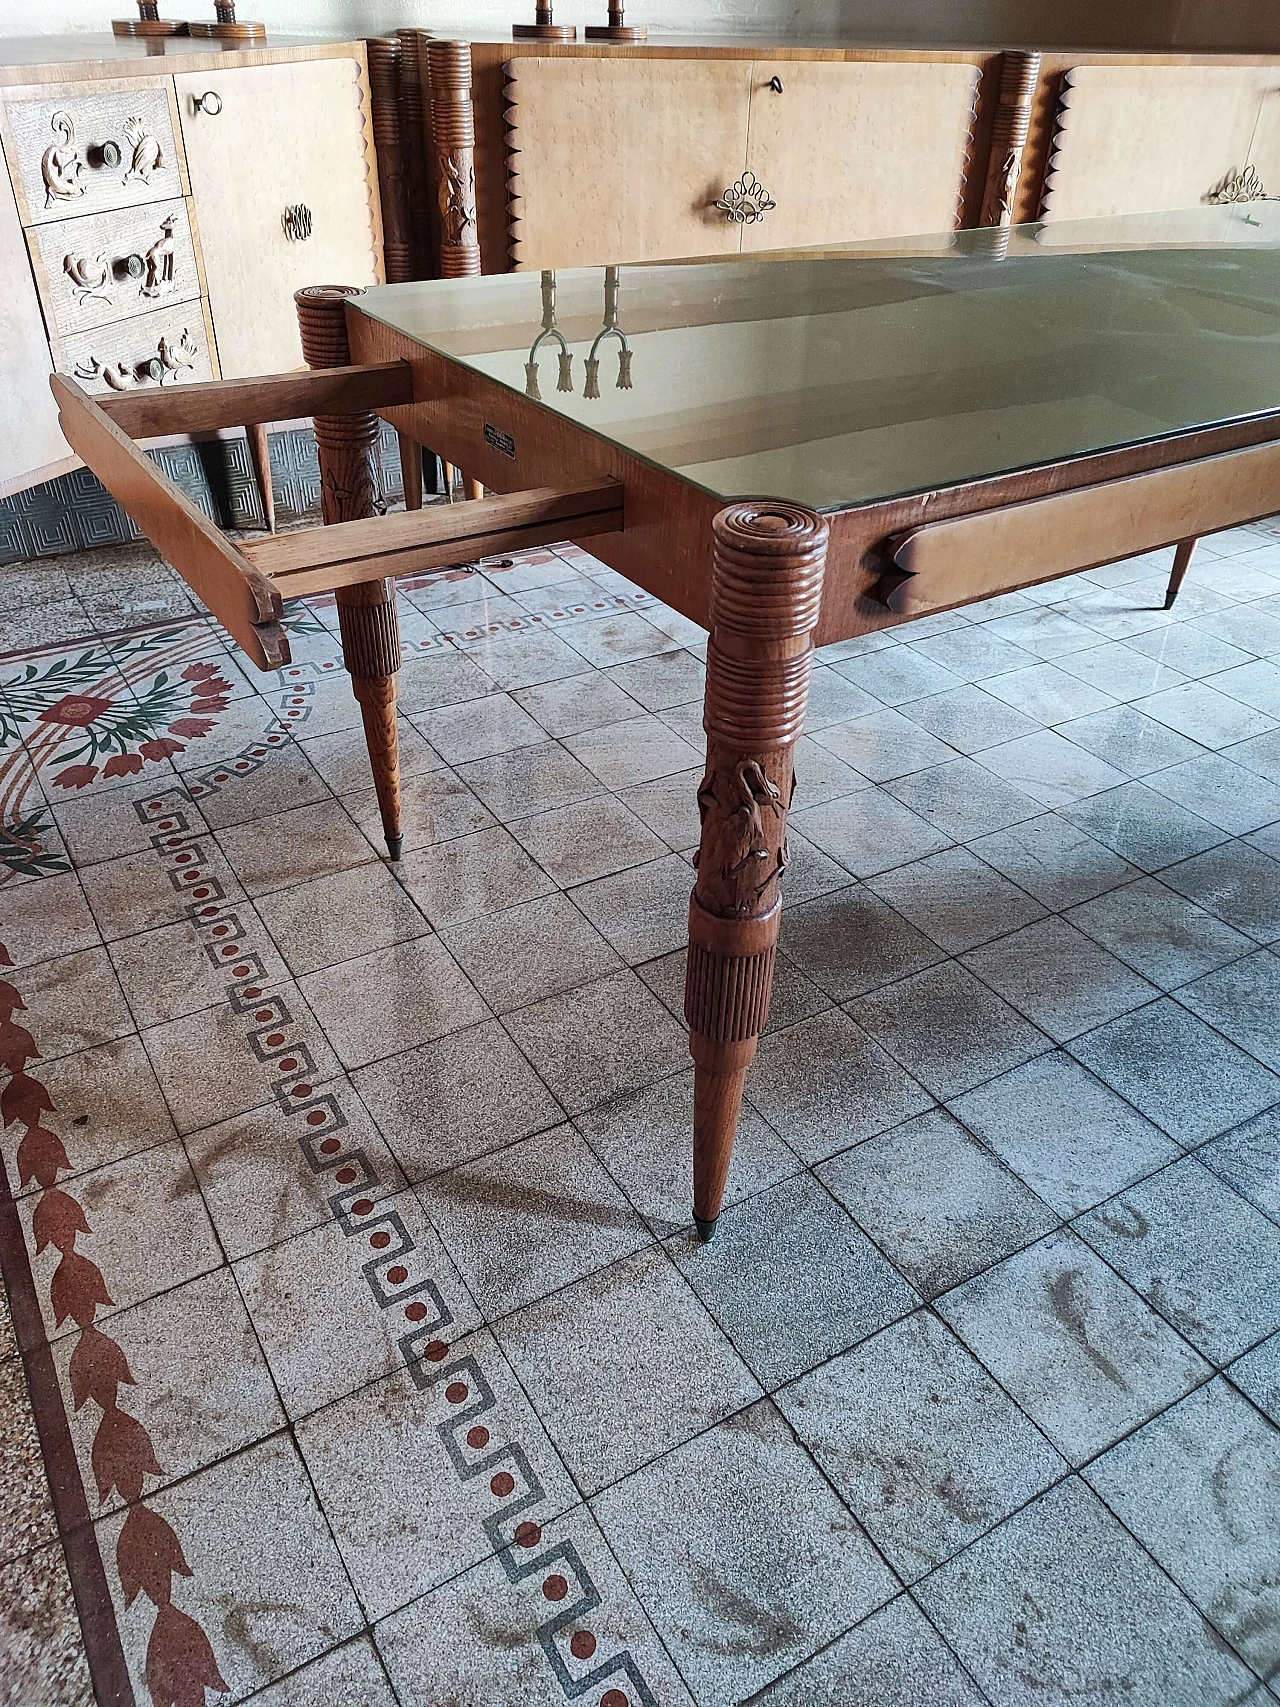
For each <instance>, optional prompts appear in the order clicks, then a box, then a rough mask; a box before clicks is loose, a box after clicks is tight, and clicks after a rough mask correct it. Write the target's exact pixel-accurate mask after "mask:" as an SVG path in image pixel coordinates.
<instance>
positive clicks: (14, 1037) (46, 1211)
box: [0, 945, 227, 1707]
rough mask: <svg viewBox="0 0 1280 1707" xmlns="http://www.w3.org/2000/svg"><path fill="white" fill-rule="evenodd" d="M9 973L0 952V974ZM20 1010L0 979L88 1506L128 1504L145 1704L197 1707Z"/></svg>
mask: <svg viewBox="0 0 1280 1707" xmlns="http://www.w3.org/2000/svg"><path fill="white" fill-rule="evenodd" d="M12 964H13V960H12V958H11V956H10V954H9V952H8V950H7V949H5V948H4V947H3V946H2V945H0V965H4V966H11V965H12ZM23 1008H24V1003H23V1001H22V997H21V996H20V995H19V993H18V991H17V989H16V988H15V987H14V985H12V984H9V983H5V982H0V1062H3V1064H4V1065H5V1066H6V1067H7V1068H8V1069H9V1071H10V1073H11V1075H12V1077H11V1078H10V1079H9V1080H8V1082H7V1083H6V1084H5V1087H4V1089H3V1091H0V1121H2V1122H3V1124H4V1125H5V1126H13V1125H15V1124H16V1125H19V1126H22V1127H24V1128H25V1131H24V1133H23V1137H22V1140H21V1142H20V1144H19V1145H18V1156H17V1161H18V1176H19V1189H21V1188H22V1187H25V1186H28V1185H38V1186H39V1187H40V1188H41V1194H40V1197H39V1198H38V1200H37V1202H36V1206H35V1211H34V1214H33V1216H32V1224H31V1225H32V1234H33V1236H34V1239H35V1247H36V1254H37V1255H38V1254H39V1253H40V1252H41V1251H44V1250H47V1249H49V1248H50V1247H52V1248H53V1249H54V1250H56V1251H57V1252H58V1266H57V1268H56V1269H55V1270H54V1274H53V1279H52V1280H51V1281H50V1283H49V1299H50V1302H51V1304H52V1305H53V1311H54V1317H55V1319H56V1322H57V1325H58V1326H59V1327H61V1326H62V1324H63V1322H65V1321H68V1320H71V1321H73V1322H75V1324H76V1326H77V1327H78V1328H79V1329H80V1337H79V1339H78V1340H77V1341H76V1345H75V1349H74V1351H73V1352H72V1353H71V1362H70V1366H69V1369H68V1375H69V1379H70V1382H71V1396H72V1402H73V1403H74V1405H75V1408H76V1410H82V1409H83V1407H84V1406H85V1405H87V1404H93V1405H95V1406H96V1407H97V1410H98V1413H99V1414H98V1425H97V1428H96V1429H95V1431H94V1436H93V1446H92V1448H91V1451H90V1459H91V1462H92V1465H93V1474H94V1479H95V1481H96V1483H97V1487H98V1497H99V1499H100V1500H103V1501H106V1500H107V1499H108V1498H109V1497H110V1496H111V1493H112V1492H113V1490H114V1491H115V1492H118V1493H119V1495H120V1497H121V1499H123V1500H124V1501H126V1502H128V1503H129V1504H130V1511H129V1515H128V1517H127V1518H126V1519H125V1523H124V1528H123V1529H122V1530H121V1531H120V1537H119V1540H118V1541H117V1543H116V1568H117V1570H118V1571H119V1574H120V1586H121V1588H122V1589H123V1591H124V1598H125V1604H126V1606H131V1605H132V1604H133V1602H134V1601H135V1600H136V1599H137V1597H138V1595H139V1594H142V1595H145V1596H146V1598H147V1599H148V1600H149V1601H150V1602H151V1604H152V1605H153V1606H154V1607H155V1609H156V1620H155V1623H154V1625H153V1626H152V1630H151V1637H150V1640H149V1642H148V1644H147V1661H146V1679H147V1688H148V1690H149V1691H150V1694H151V1700H152V1704H153V1707H206V1702H207V1692H208V1691H210V1690H212V1691H214V1692H215V1693H225V1692H226V1689H227V1685H226V1683H225V1682H224V1681H223V1677H222V1674H221V1672H220V1670H219V1669H218V1662H217V1658H216V1656H215V1654H214V1651H213V1645H212V1643H211V1642H210V1640H209V1637H208V1635H207V1633H206V1632H205V1630H204V1629H203V1628H202V1626H201V1625H200V1624H198V1623H197V1622H196V1620H195V1619H194V1618H192V1617H191V1616H190V1615H189V1614H188V1613H186V1612H183V1611H182V1610H181V1609H180V1608H178V1607H176V1606H175V1605H174V1604H173V1581H174V1578H175V1577H177V1576H185V1577H189V1576H190V1575H191V1574H192V1573H191V1567H190V1565H188V1563H187V1560H186V1556H185V1555H184V1553H183V1551H182V1543H181V1541H179V1539H178V1537H177V1535H176V1534H175V1533H174V1531H173V1529H172V1528H171V1527H170V1525H169V1524H168V1523H167V1522H166V1521H165V1519H164V1518H162V1517H161V1516H160V1515H159V1514H158V1513H157V1512H154V1511H151V1510H149V1509H148V1508H147V1506H145V1505H143V1504H142V1503H141V1501H142V1495H143V1491H144V1488H145V1485H146V1479H147V1477H148V1476H158V1475H160V1474H161V1473H162V1467H161V1465H160V1463H159V1461H158V1460H157V1458H156V1454H155V1447H154V1446H153V1444H152V1441H151V1436H150V1435H149V1434H148V1433H147V1430H146V1428H145V1427H144V1425H143V1424H142V1423H141V1422H139V1420H138V1419H137V1417H135V1416H134V1415H133V1414H132V1413H131V1412H129V1411H127V1410H125V1409H124V1408H123V1407H122V1406H121V1404H120V1402H119V1395H120V1389H121V1388H122V1387H132V1386H136V1384H137V1383H136V1382H135V1380H134V1376H133V1373H132V1371H131V1370H130V1368H129V1361H128V1359H127V1358H126V1356H125V1354H124V1352H123V1350H122V1349H121V1347H120V1346H119V1345H118V1344H117V1343H116V1341H115V1340H113V1339H112V1338H111V1337H110V1335H109V1334H106V1333H104V1332H103V1331H102V1329H101V1328H99V1327H97V1326H95V1318H96V1316H97V1314H98V1311H99V1310H100V1309H104V1308H105V1309H110V1308H111V1305H112V1302H113V1301H112V1298H111V1293H110V1291H109V1289H108V1286H107V1280H106V1277H105V1275H104V1274H103V1273H102V1270H101V1269H100V1268H99V1267H98V1265H97V1264H96V1263H95V1262H91V1261H90V1259H89V1258H88V1257H86V1256H83V1255H82V1254H81V1253H80V1252H79V1251H78V1250H77V1249H76V1241H77V1240H78V1239H79V1238H81V1237H85V1236H88V1234H89V1233H90V1232H91V1230H92V1229H91V1227H90V1224H89V1219H88V1217H87V1216H86V1214H85V1211H84V1206H83V1204H81V1203H80V1201H79V1200H78V1199H77V1198H75V1197H73V1196H72V1195H71V1193H70V1192H68V1191H64V1190H63V1189H62V1188H61V1187H60V1186H59V1185H58V1183H57V1182H58V1176H59V1174H61V1173H64V1172H69V1171H70V1168H71V1163H70V1161H69V1159H68V1157H67V1152H66V1149H65V1147H64V1145H63V1143H62V1140H61V1139H60V1138H59V1137H58V1135H57V1133H56V1132H53V1131H51V1130H50V1129H49V1128H48V1127H47V1126H45V1125H44V1116H45V1115H46V1114H48V1113H50V1112H52V1110H53V1107H54V1104H53V1102H52V1100H51V1099H50V1096H49V1093H48V1091H47V1090H46V1088H45V1086H44V1085H43V1084H42V1083H41V1082H40V1080H39V1079H37V1078H35V1077H34V1076H33V1075H32V1074H30V1073H28V1072H27V1066H28V1063H29V1062H31V1061H32V1060H38V1059H39V1051H38V1050H37V1049H36V1046H35V1041H34V1039H33V1038H32V1036H31V1033H30V1032H29V1031H28V1030H27V1029H26V1028H25V1027H24V1026H22V1025H19V1024H18V1023H17V1021H16V1020H15V1019H14V1017H13V1016H14V1014H15V1013H16V1012H17V1011H19V1010H21V1009H23Z"/></svg>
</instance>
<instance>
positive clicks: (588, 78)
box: [507, 57, 751, 269]
mask: <svg viewBox="0 0 1280 1707" xmlns="http://www.w3.org/2000/svg"><path fill="white" fill-rule="evenodd" d="M507 79H508V81H507V100H508V102H509V107H508V113H507V126H508V146H509V149H510V161H511V165H510V173H509V178H508V188H509V191H510V197H511V203H510V205H511V258H512V262H513V264H514V265H515V266H516V267H518V268H522V269H523V268H528V267H594V266H601V265H605V264H607V263H609V262H611V261H665V260H674V259H677V258H679V257H681V256H684V255H732V254H736V253H737V252H738V247H739V243H740V227H738V226H736V225H731V224H729V223H728V221H726V219H725V216H724V215H723V214H722V213H718V212H717V211H716V209H715V206H714V203H715V201H716V198H717V197H718V196H720V195H722V194H723V192H724V190H725V189H726V188H727V187H728V186H729V185H730V184H732V183H733V182H734V180H735V179H736V178H737V177H738V176H739V174H740V173H741V171H742V163H743V160H744V159H745V157H746V146H747V118H748V114H749V111H750V89H751V66H750V62H749V61H746V60H692V59H629V58H616V59H586V58H581V59H580V58H563V59H537V58H534V57H530V58H527V59H513V60H512V61H511V62H510V64H509V65H508V67H507Z"/></svg>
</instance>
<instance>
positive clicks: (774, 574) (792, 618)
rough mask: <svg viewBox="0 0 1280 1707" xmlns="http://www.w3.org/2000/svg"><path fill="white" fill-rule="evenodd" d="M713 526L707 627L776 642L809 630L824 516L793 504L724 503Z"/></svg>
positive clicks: (816, 602)
mask: <svg viewBox="0 0 1280 1707" xmlns="http://www.w3.org/2000/svg"><path fill="white" fill-rule="evenodd" d="M712 527H713V529H714V533H715V541H714V569H713V572H712V578H711V628H712V631H713V632H715V631H716V630H717V629H718V630H722V631H724V632H725V633H726V634H738V635H742V636H744V637H747V638H750V639H764V640H771V641H775V642H777V641H785V640H786V639H788V638H790V637H792V636H798V635H802V634H811V633H812V632H813V630H814V629H815V628H816V627H817V625H818V610H819V608H820V606H821V604H822V571H823V565H824V563H825V561H826V555H827V524H826V522H825V521H824V520H823V518H822V517H821V516H818V515H815V514H814V513H813V511H812V510H804V509H801V508H800V506H799V505H798V504H783V503H776V504H775V503H772V502H769V503H754V504H731V505H730V506H729V507H728V509H725V510H721V512H720V514H719V515H718V516H717V517H716V518H715V521H714V522H713V524H712Z"/></svg>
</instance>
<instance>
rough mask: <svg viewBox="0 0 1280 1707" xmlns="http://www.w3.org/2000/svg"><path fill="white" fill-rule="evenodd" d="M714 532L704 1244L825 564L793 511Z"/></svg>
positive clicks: (823, 539) (693, 1020)
mask: <svg viewBox="0 0 1280 1707" xmlns="http://www.w3.org/2000/svg"><path fill="white" fill-rule="evenodd" d="M713 526H714V530H715V543H714V558H713V567H712V579H711V639H710V643H709V645H708V648H707V694H706V707H705V711H704V714H703V724H704V727H705V728H706V731H707V767H706V773H705V775H704V777H703V780H702V786H701V787H700V788H699V790H698V807H699V811H700V813H701V818H702V840H701V845H700V847H699V849H698V856H697V862H696V863H697V870H698V879H697V883H696V885H695V887H694V892H693V896H692V898H691V900H690V903H689V961H688V971H687V975H686V982H685V1017H686V1019H687V1020H688V1022H689V1048H690V1051H691V1053H692V1055H693V1059H694V1211H693V1213H694V1221H695V1223H696V1225H697V1228H698V1232H699V1235H700V1236H701V1237H702V1238H703V1239H709V1238H710V1237H711V1236H712V1234H713V1233H714V1231H715V1225H716V1221H717V1219H718V1217H719V1214H720V1205H721V1203H722V1202H723V1200H724V1191H725V1185H726V1182H727V1180H728V1174H729V1162H730V1159H731V1157H732V1154H733V1141H734V1135H735V1133H736V1131H737V1124H738V1112H739V1109H740V1108H741V1105H742V1089H743V1083H744V1081H745V1078H746V1073H747V1068H748V1067H749V1066H750V1065H751V1062H752V1060H753V1059H754V1057H755V1052H756V1043H757V1040H758V1038H759V1036H760V1033H761V1032H762V1031H763V1030H764V1026H765V1022H766V1021H767V1019H768V1017H769V998H770V994H771V992H772V988H773V964H774V956H775V952H776V949H777V942H778V926H779V922H780V919H781V913H782V895H781V883H782V874H783V872H784V871H785V870H786V868H787V860H788V854H787V815H788V813H789V811H790V808H791V798H792V794H793V793H794V790H795V774H794V770H793V765H792V756H793V751H794V747H795V742H796V740H797V738H798V737H799V734H800V730H801V728H802V726H803V723H804V714H805V708H806V706H807V704H808V698H809V674H810V669H811V666H812V656H813V631H814V629H815V628H816V626H817V622H818V611H819V608H820V605H821V602H822V574H823V567H824V564H825V561H826V552H827V524H826V522H825V521H824V520H823V519H822V518H821V517H820V516H818V515H815V514H814V513H813V512H812V511H810V510H804V509H801V508H799V507H798V506H796V505H794V504H785V503H770V502H761V503H746V504H734V505H731V506H730V507H729V508H728V509H726V510H722V511H721V512H720V514H719V515H718V516H717V517H716V519H715V522H714V524H713Z"/></svg>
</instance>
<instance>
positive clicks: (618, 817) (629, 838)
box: [511, 794, 667, 888]
mask: <svg viewBox="0 0 1280 1707" xmlns="http://www.w3.org/2000/svg"><path fill="white" fill-rule="evenodd" d="M511 834H512V835H513V836H514V837H515V838H516V840H517V841H518V842H519V843H520V845H521V847H523V848H524V849H525V851H526V852H527V853H529V854H530V855H531V856H532V857H533V858H534V859H535V860H537V862H538V864H539V865H540V866H541V867H542V868H543V870H544V871H546V872H548V873H549V874H550V876H551V877H552V878H553V879H554V880H555V882H557V883H559V884H560V885H562V886H563V887H564V888H568V887H569V886H570V885H572V884H576V883H585V882H589V881H590V880H591V879H592V878H596V877H605V876H608V875H609V874H610V873H612V872H615V871H625V870H627V869H628V868H629V867H631V866H633V865H640V864H643V863H645V862H646V861H649V860H653V859H660V858H661V857H662V856H663V854H665V853H666V851H667V846H666V843H665V842H663V841H660V840H659V838H658V837H657V836H655V835H654V833H653V831H652V830H650V829H649V828H648V827H647V826H646V825H645V824H643V823H642V822H641V820H640V819H639V818H637V817H636V815H635V813H634V812H632V811H631V810H630V808H629V807H627V806H626V805H625V804H624V803H623V802H622V801H621V800H620V799H618V798H617V797H616V796H614V795H612V794H600V795H593V796H592V797H591V798H590V799H588V800H580V801H574V802H572V803H571V804H569V805H568V806H559V807H555V808H553V809H552V810H551V811H548V812H539V813H537V814H536V815H535V816H534V817H532V818H520V819H518V820H517V821H516V822H515V823H513V824H512V826H511Z"/></svg>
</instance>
